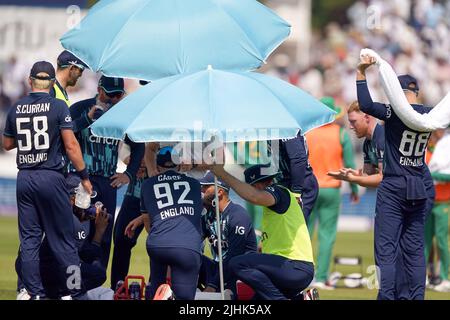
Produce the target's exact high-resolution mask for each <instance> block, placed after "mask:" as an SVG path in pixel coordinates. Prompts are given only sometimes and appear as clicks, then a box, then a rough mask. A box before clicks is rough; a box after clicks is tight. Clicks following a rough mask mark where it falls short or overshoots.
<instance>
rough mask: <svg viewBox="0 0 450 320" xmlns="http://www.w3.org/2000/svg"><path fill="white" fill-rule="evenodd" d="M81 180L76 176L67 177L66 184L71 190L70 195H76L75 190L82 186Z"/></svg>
mask: <svg viewBox="0 0 450 320" xmlns="http://www.w3.org/2000/svg"><path fill="white" fill-rule="evenodd" d="M80 182H81V179H80V177H79V176H77V175H75V174H69V175H68V176H67V177H66V184H67V189H69V193H70V194H75V193H76V192H75V188H77V187H78V186H79V185H80Z"/></svg>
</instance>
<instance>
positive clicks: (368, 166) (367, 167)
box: [363, 163, 378, 176]
mask: <svg viewBox="0 0 450 320" xmlns="http://www.w3.org/2000/svg"><path fill="white" fill-rule="evenodd" d="M363 173H364V174H367V175H369V176H370V175H372V174H376V173H378V169H376V168H375V167H374V166H373V165H371V164H370V163H364V166H363Z"/></svg>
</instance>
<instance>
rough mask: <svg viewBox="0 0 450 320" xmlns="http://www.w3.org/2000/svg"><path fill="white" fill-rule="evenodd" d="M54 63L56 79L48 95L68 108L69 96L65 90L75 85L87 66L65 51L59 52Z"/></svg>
mask: <svg viewBox="0 0 450 320" xmlns="http://www.w3.org/2000/svg"><path fill="white" fill-rule="evenodd" d="M56 63H57V68H56V79H55V84H54V85H53V87H52V89H51V90H50V95H51V96H52V97H54V98H56V99H59V100H62V101H64V102H65V103H66V105H67V107H70V101H69V95H68V94H67V91H66V90H67V88H68V87H74V86H75V85H76V84H77V81H78V79H79V78H80V77H81V76H82V75H83V71H84V69H85V68H87V65H86V64H85V63H84V62H83V61H81V60H80V59H78V58H77V57H76V56H74V55H73V54H72V53H70V52H69V51H67V50H64V51H63V52H61V54H60V55H59V56H58V59H57V62H56Z"/></svg>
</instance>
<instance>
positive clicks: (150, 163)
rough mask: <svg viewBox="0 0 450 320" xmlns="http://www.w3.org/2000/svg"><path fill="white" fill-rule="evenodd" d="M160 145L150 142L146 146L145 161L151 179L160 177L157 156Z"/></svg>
mask: <svg viewBox="0 0 450 320" xmlns="http://www.w3.org/2000/svg"><path fill="white" fill-rule="evenodd" d="M158 149H159V143H158V142H149V143H146V144H145V153H144V159H145V160H144V161H145V166H146V167H147V173H148V176H149V177H153V176H156V175H158V173H159V172H158V167H157V166H156V154H157V153H158Z"/></svg>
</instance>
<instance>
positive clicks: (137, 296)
mask: <svg viewBox="0 0 450 320" xmlns="http://www.w3.org/2000/svg"><path fill="white" fill-rule="evenodd" d="M128 293H129V294H130V300H141V285H140V284H139V282H136V281H133V282H132V283H131V284H130V286H129V288H128Z"/></svg>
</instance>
